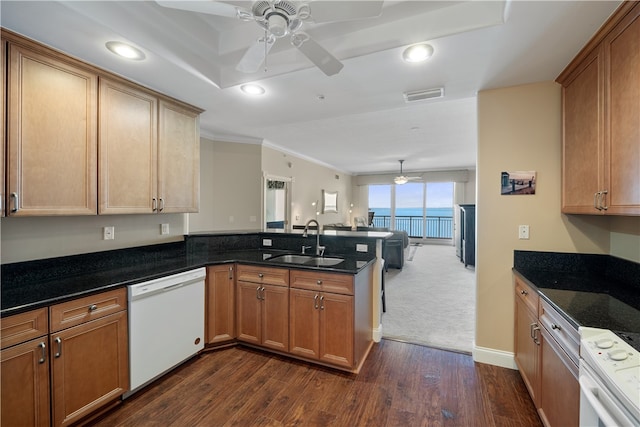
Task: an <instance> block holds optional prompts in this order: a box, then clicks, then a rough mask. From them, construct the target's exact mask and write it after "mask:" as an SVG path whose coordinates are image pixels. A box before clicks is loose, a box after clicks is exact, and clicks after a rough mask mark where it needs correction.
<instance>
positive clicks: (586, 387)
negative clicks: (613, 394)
mask: <svg viewBox="0 0 640 427" xmlns="http://www.w3.org/2000/svg"><path fill="white" fill-rule="evenodd" d="M578 381H579V382H580V389H581V390H582V393H583V395H584V396H585V397H586V398H587V400H588V401H589V405H590V406H591V407H592V408H593V410H594V411H595V412H596V414H597V416H598V418H599V419H600V421H601V422H602V424H601V425H604V426H605V427H620V426H626V425H629V426H631V425H632V423H631V420H629V418H627V416H626V415H625V414H624V413H623V412H622V411H620V409H619V408H618V407H617V405H616V404H615V403H614V402H613V400H611V398H610V397H609V395H608V394H607V392H606V391H605V390H603V389H602V388H600V386H599V385H598V384H596V383H595V382H594V381H592V380H591V378H590V377H588V376H587V375H584V374H583V375H580V378H579V379H578Z"/></svg>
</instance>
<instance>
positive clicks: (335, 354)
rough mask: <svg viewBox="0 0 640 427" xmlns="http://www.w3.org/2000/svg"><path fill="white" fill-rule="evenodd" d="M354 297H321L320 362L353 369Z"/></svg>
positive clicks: (335, 295) (325, 294)
mask: <svg viewBox="0 0 640 427" xmlns="http://www.w3.org/2000/svg"><path fill="white" fill-rule="evenodd" d="M353 310H354V309H353V296H350V295H340V294H331V293H323V294H322V295H321V296H320V360H321V361H322V362H327V363H331V364H334V365H340V366H345V367H348V368H353V366H354V360H353V346H354V341H353V331H354V327H355V326H354V320H353V319H354V313H353Z"/></svg>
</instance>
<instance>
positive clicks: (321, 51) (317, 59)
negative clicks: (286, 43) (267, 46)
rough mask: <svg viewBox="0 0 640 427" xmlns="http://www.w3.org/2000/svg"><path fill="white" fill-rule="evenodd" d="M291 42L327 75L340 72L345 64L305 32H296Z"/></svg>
mask: <svg viewBox="0 0 640 427" xmlns="http://www.w3.org/2000/svg"><path fill="white" fill-rule="evenodd" d="M291 44H292V45H294V46H295V47H297V48H298V50H300V52H302V53H303V54H304V55H305V56H306V57H307V58H309V60H310V61H311V62H313V63H314V64H315V65H316V67H318V68H320V69H321V70H322V72H323V73H325V74H326V75H327V76H333V75H334V74H338V73H339V72H340V70H342V67H344V64H342V62H340V61H338V59H337V58H336V57H335V56H333V55H332V54H330V53H329V52H328V51H327V50H326V49H325V48H323V47H322V46H320V45H319V44H318V42H316V41H315V40H313V39H312V38H311V37H309V35H308V34H305V33H296V34H294V35H293V37H291Z"/></svg>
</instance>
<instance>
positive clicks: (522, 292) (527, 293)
mask: <svg viewBox="0 0 640 427" xmlns="http://www.w3.org/2000/svg"><path fill="white" fill-rule="evenodd" d="M520 295H525V296H526V295H529V292H527V291H526V289H523V290H521V291H520Z"/></svg>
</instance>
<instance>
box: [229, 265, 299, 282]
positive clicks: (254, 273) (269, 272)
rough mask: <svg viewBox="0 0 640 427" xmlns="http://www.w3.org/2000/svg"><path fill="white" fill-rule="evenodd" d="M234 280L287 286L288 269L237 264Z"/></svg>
mask: <svg viewBox="0 0 640 427" xmlns="http://www.w3.org/2000/svg"><path fill="white" fill-rule="evenodd" d="M236 280H242V281H244V282H252V283H262V284H265V285H275V286H288V285H289V270H288V269H286V268H272V267H261V266H253V265H238V269H237V275H236Z"/></svg>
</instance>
